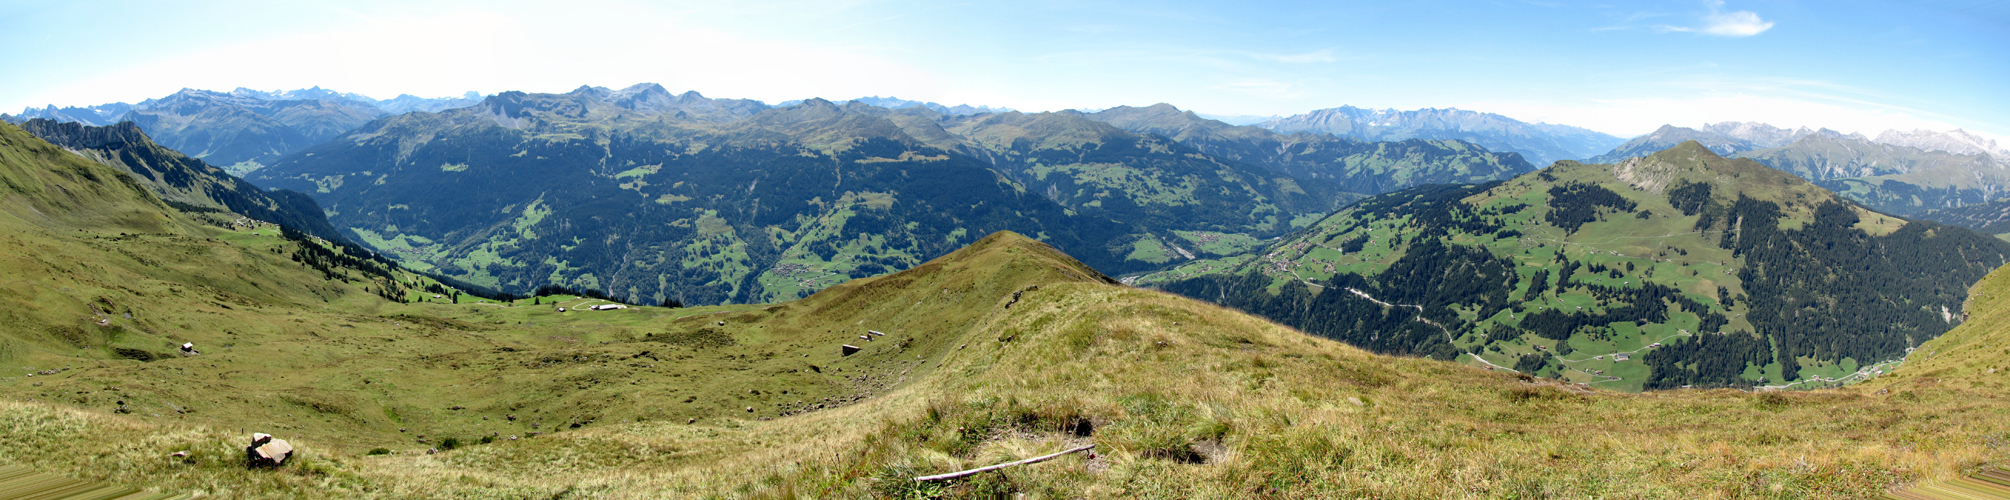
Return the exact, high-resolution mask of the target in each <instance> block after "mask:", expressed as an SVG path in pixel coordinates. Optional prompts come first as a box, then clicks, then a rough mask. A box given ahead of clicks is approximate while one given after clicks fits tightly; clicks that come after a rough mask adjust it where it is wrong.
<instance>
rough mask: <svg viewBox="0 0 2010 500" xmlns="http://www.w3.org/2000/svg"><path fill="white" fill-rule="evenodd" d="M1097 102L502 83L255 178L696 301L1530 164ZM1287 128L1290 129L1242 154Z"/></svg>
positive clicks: (1301, 209) (1211, 225) (356, 227)
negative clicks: (714, 94) (1018, 105)
mask: <svg viewBox="0 0 2010 500" xmlns="http://www.w3.org/2000/svg"><path fill="white" fill-rule="evenodd" d="M1098 116H1101V117H1103V118H1105V119H1114V118H1113V117H1114V116H1115V114H1109V113H1107V112H1106V113H1104V114H1093V115H1092V114H1083V113H1079V112H1072V111H1063V112H1050V113H1032V114H1028V113H1019V112H1005V113H979V114H967V115H959V114H945V113H941V112H938V111H936V110H935V109H933V108H930V107H927V106H908V107H902V108H893V109H889V108H884V107H879V106H872V105H868V104H866V103H864V102H859V101H853V102H849V103H846V104H843V105H840V104H837V103H834V102H830V101H825V100H821V99H812V100H809V101H805V102H803V103H801V104H797V105H793V106H785V107H768V106H766V105H764V104H761V103H760V102H758V101H748V100H736V99H709V98H705V97H703V96H701V95H698V94H696V93H695V92H687V93H685V94H681V95H675V94H670V93H669V92H668V91H666V90H664V89H663V88H662V87H661V86H658V85H654V84H641V85H636V86H632V87H629V88H625V89H620V90H614V89H605V88H598V87H581V88H579V89H577V90H575V91H573V92H570V93H566V94H527V93H520V92H506V93H503V94H498V95H496V96H492V97H490V98H488V99H487V100H485V101H484V102H483V103H482V104H479V105H476V106H471V107H466V108H460V109H454V110H448V111H445V112H441V113H410V114H405V115H398V116H393V117H387V118H383V119H379V120H377V121H374V122H371V123H370V124H368V125H365V126H363V127H361V128H359V129H357V130H355V131H352V132H350V133H348V134H346V135H343V136H341V137H338V138H336V139H334V140H332V141H330V142H328V143H326V144H323V145H320V146H316V147H314V148H310V149H308V150H304V151H301V152H299V153H295V154H293V155H290V156H287V157H286V158H283V159H281V160H279V161H277V162H276V163H275V164H274V165H273V166H272V167H268V168H267V169H263V170H259V171H256V172H253V173H251V174H250V176H249V179H250V180H251V181H253V182H255V183H258V184H259V185H262V186H268V187H279V188H287V189H296V190H301V191H304V192H310V193H313V195H314V196H315V197H316V198H317V200H319V201H320V202H321V204H322V205H323V206H324V207H326V209H327V210H328V212H329V214H330V219H331V221H332V222H333V223H334V224H335V225H336V226H337V227H339V228H342V229H343V230H344V231H348V232H350V233H351V234H352V235H354V236H355V238H356V239H358V240H359V241H364V242H368V243H369V244H370V245H372V246H374V247H376V248H379V249H382V250H385V251H387V252H392V254H393V255H396V256H398V257H399V259H400V260H402V261H404V262H406V263H408V264H409V265H412V266H414V267H416V268H419V269H422V270H429V271H437V272H440V273H444V274H445V275H448V276H453V277H456V278H458V279H463V280H466V281H468V282H471V283H476V284H480V285H481V286H487V287H494V288H496V289H499V290H529V289H532V288H536V287H539V286H544V285H562V286H569V287H575V288H580V289H600V290H607V291H609V293H612V294H614V295H617V296H620V297H625V298H627V299H628V300H631V301H661V300H664V299H675V300H678V301H681V302H684V303H688V304H711V303H722V302H756V301H769V300H778V299H787V298H793V297H800V296H805V295H807V294H809V293H811V292H813V291H815V290H817V289H820V288H822V287H824V286H829V285H830V284H834V283H836V282H839V281H842V280H843V279H847V278H853V277H863V276H869V275H873V274H878V273H882V272H886V271H888V270H898V269H905V268H908V267H910V266H913V265H917V264H919V263H921V262H923V261H925V260H927V259H928V258H931V257H932V256H935V255H941V254H942V253H944V252H947V251H948V250H950V249H953V248H955V247H957V246H960V245H962V244H967V243H969V242H970V241H973V239H974V238H977V237H978V236H979V235H983V234H989V233H991V232H995V231H998V230H1012V231H1016V232H1020V233H1023V234H1028V235H1033V236H1035V237H1037V238H1039V239H1041V240H1043V241H1046V242H1049V243H1050V244H1053V245H1055V246H1056V247H1059V248H1062V249H1063V250H1066V251H1068V252H1071V253H1073V254H1075V255H1077V256H1079V258H1081V259H1083V261H1085V262H1088V263H1090V265H1092V266H1094V267H1096V268H1097V269H1101V270H1104V271H1106V272H1112V273H1124V272H1134V271H1143V270H1146V269H1149V268H1152V267H1155V266H1158V265H1160V264H1162V263H1165V262H1169V261H1172V260H1181V259H1190V258H1195V256H1197V255H1206V254H1209V253H1227V252H1234V251H1238V250H1240V249H1242V248H1246V247H1248V246H1250V245H1254V244H1255V241H1257V240H1258V239H1261V238H1269V237H1273V236H1277V235H1281V234H1284V233H1286V232H1289V231H1291V230H1292V229H1293V228H1295V227H1299V226H1302V225H1303V224H1306V223H1309V222H1310V221H1311V220H1312V219H1314V218H1316V217H1318V216H1321V215H1324V214H1325V213H1327V212H1329V211H1331V210H1333V209H1335V208H1338V207H1339V206H1341V205H1344V204H1345V203H1347V202H1350V201H1352V200H1354V199H1358V198H1359V197H1361V196H1364V195H1368V194H1374V193H1378V192H1382V191H1386V190H1390V189H1399V188H1403V187H1408V186H1414V185H1418V184H1422V183H1427V182H1471V181H1480V180H1490V179H1495V178H1500V177H1505V176H1509V175H1513V174H1515V173H1520V172H1525V171H1528V170H1532V166H1530V165H1529V164H1527V162H1524V161H1521V160H1520V159H1519V157H1518V156H1516V155H1514V154H1512V153H1508V154H1497V153H1492V152H1489V151H1487V150H1485V149H1484V148H1480V147H1477V146H1473V145H1470V144H1465V143H1459V142H1457V141H1414V142H1405V143H1390V144H1375V143H1363V142H1360V141H1355V140H1351V139H1340V138H1334V137H1331V136H1324V135H1313V134H1296V135H1290V136H1286V135H1282V134H1276V133H1273V132H1270V131H1267V130H1263V129H1259V128H1253V127H1239V128H1238V127H1231V126H1227V125H1225V124H1221V123H1219V122H1212V121H1206V120H1202V122H1203V124H1204V125H1208V126H1210V127H1228V128H1223V129H1220V130H1224V131H1226V132H1225V133H1229V134H1231V135H1234V136H1236V137H1241V138H1242V139H1237V140H1244V141H1247V143H1246V144H1242V145H1235V144H1231V142H1233V141H1228V140H1226V139H1222V140H1217V139H1206V141H1202V139H1200V138H1198V136H1182V137H1184V140H1183V139H1182V138H1181V137H1167V136H1165V135H1162V134H1159V133H1156V132H1150V131H1148V133H1138V132H1133V131H1129V130H1126V129H1125V128H1124V127H1123V126H1120V125H1115V124H1111V123H1105V122H1103V121H1098V119H1097V117H1098ZM1167 116H1168V117H1170V118H1177V119H1181V120H1198V118H1195V117H1192V116H1191V115H1189V114H1184V113H1172V114H1169V115H1167ZM1140 130H1143V129H1140ZM1279 137H1284V138H1291V139H1288V140H1290V141H1293V144H1294V145H1293V146H1290V147H1289V148H1286V150H1285V151H1280V152H1276V153H1261V154H1259V153H1255V151H1257V150H1266V149H1275V148H1278V147H1280V146H1281V145H1282V144H1283V143H1282V142H1279V141H1280V139H1278V138H1279ZM1224 141H1226V142H1224ZM1203 142H1205V143H1203ZM1209 148H1215V149H1213V150H1214V151H1217V152H1219V154H1210V153H1209V151H1210V149H1209ZM1291 148H1295V149H1291ZM1222 155H1230V156H1222Z"/></svg>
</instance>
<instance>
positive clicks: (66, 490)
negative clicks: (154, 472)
mask: <svg viewBox="0 0 2010 500" xmlns="http://www.w3.org/2000/svg"><path fill="white" fill-rule="evenodd" d="M186 498H190V496H189V495H186V494H176V493H161V492H153V491H142V490H140V489H138V488H132V487H127V486H119V485H114V484H106V483H100V482H96V481H84V480H79V479H70V478H67V477H62V476H56V475H50V474H43V473H39V472H35V471H33V470H29V469H28V468H27V467H22V466H18V465H0V499H4V500H15V499H23V500H27V499H32V500H173V499H186Z"/></svg>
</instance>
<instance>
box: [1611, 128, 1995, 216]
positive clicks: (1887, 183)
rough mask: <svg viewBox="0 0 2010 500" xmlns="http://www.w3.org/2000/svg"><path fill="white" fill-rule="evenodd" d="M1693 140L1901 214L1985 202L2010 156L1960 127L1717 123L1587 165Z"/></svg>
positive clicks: (1631, 146) (1660, 135)
mask: <svg viewBox="0 0 2010 500" xmlns="http://www.w3.org/2000/svg"><path fill="white" fill-rule="evenodd" d="M1691 140H1693V141H1697V142H1699V143H1701V144H1703V145H1704V146H1705V147H1708V148H1709V149H1710V150H1711V151H1713V152H1716V153H1718V154H1722V155H1726V156H1733V157H1744V158H1751V159H1753V160H1757V161H1758V162H1759V163H1761V164H1764V165H1766V166H1769V167H1773V168H1776V169H1779V170H1782V171H1786V172H1789V173H1793V174H1794V175H1799V176H1801V177H1803V178H1806V179H1808V180H1811V181H1815V182H1816V183H1817V184H1821V185H1822V186H1823V187H1826V188H1828V189H1831V190H1834V191H1836V192H1838V193H1842V195H1843V196H1844V197H1847V198H1849V199H1851V200H1853V201H1856V202H1858V203H1862V204H1864V205H1865V206H1868V207H1871V208H1872V209H1875V210H1878V211H1881V212H1886V213H1891V214H1898V215H1906V216H1914V215H1919V214H1922V213H1923V212H1925V211H1927V210H1946V209H1951V208H1954V207H1960V206H1963V205H1971V204H1977V203H1984V202H1988V201H1990V200H1993V199H1995V198H1997V197H1998V196H2001V193H2002V191H2003V190H2004V187H2005V186H2006V185H2010V164H2006V163H2005V160H2004V159H2005V158H2010V156H2005V155H2004V154H2003V153H2002V152H2001V151H1997V150H1995V143H1994V142H1993V141H1988V140H1986V139H1982V138H1979V137H1976V136H1974V135H1972V134H1969V133H1967V132H1965V131H1962V130H1959V129H1956V130H1952V131H1949V132H1931V131H1924V130H1916V131H1913V132H1899V131H1885V132H1884V133H1882V134H1879V135H1878V138H1876V139H1872V138H1869V137H1866V136H1864V135H1862V134H1844V133H1841V132H1836V131H1833V130H1829V129H1816V130H1809V129H1807V128H1805V127H1803V128H1799V129H1782V128H1777V127H1772V126H1770V125H1765V124H1761V123H1728V122H1727V123H1714V124H1709V125H1706V126H1704V127H1703V128H1702V129H1690V128H1683V127H1675V126H1667V125H1664V126H1662V127H1661V128H1660V129H1659V130H1656V131H1655V132H1654V133H1652V134H1648V135H1645V136H1641V137H1637V138H1634V139H1632V140H1630V141H1628V142H1627V143H1626V144H1624V145H1621V146H1619V147H1617V148H1614V149H1613V150H1612V151H1611V152H1608V153H1606V154H1603V155H1599V156H1597V157H1594V158H1592V159H1591V160H1588V161H1592V162H1605V163H1615V162H1619V161H1623V160H1625V159H1627V158H1634V157H1639V156H1645V155H1648V154H1652V153H1653V152H1654V151H1658V150H1660V149H1665V148H1667V147H1672V146H1673V145H1676V144H1680V143H1682V142H1684V141H1691ZM1992 151H1994V152H1993V153H1992ZM1950 220H1952V219H1950ZM1971 227H1974V228H1980V226H1971Z"/></svg>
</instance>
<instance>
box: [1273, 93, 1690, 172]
mask: <svg viewBox="0 0 2010 500" xmlns="http://www.w3.org/2000/svg"><path fill="white" fill-rule="evenodd" d="M1256 126H1258V127H1263V128H1267V129H1271V130H1275V131H1278V132H1299V131H1305V132H1325V133H1330V134H1333V135H1337V136H1341V137H1351V138H1354V139H1359V140H1365V141H1400V140H1404V139H1455V140H1461V141H1466V142H1471V143H1474V144H1478V145H1480V146H1482V147H1485V148H1487V149H1489V150H1493V151H1512V152H1516V153H1521V154H1522V155H1523V156H1525V157H1528V158H1530V159H1532V160H1534V161H1536V162H1540V163H1544V164H1547V163H1550V162H1554V161H1556V160H1565V159H1577V158H1586V157H1590V156H1592V155H1596V154H1598V153H1600V152H1604V151H1608V150H1610V149H1612V147H1613V146H1617V145H1620V144H1621V143H1624V142H1626V141H1625V140H1624V139H1621V138H1619V137H1614V136H1612V135H1609V134H1604V133H1600V132H1595V131H1591V130H1586V129H1582V128H1578V127H1571V126H1567V125H1550V124H1540V125H1539V124H1532V123H1527V122H1522V121H1520V120H1516V119H1513V118H1509V117H1506V116H1502V115H1499V114H1495V113H1484V112H1479V111H1470V110H1462V109H1458V108H1423V109H1417V110H1411V111H1402V110H1397V109H1394V108H1383V109H1366V108H1360V107H1355V106H1351V105H1348V106H1340V107H1336V108H1326V109H1320V110H1313V111H1310V112H1306V113H1303V114H1298V115H1293V116H1288V117H1284V118H1279V119H1275V120H1270V121H1266V122H1262V123H1258V124H1256ZM1657 149H1658V148H1657Z"/></svg>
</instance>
